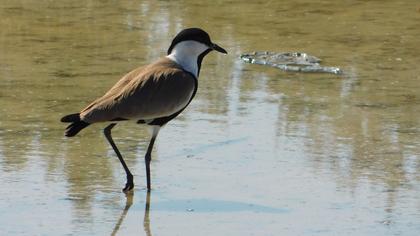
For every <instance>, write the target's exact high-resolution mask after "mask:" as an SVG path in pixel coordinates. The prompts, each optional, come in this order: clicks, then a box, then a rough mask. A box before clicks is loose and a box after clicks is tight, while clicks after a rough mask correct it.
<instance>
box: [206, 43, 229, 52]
mask: <svg viewBox="0 0 420 236" xmlns="http://www.w3.org/2000/svg"><path fill="white" fill-rule="evenodd" d="M210 48H211V49H213V50H216V51H218V52H221V53H224V54H227V52H226V50H225V49H223V48H222V47H220V46H219V45H217V44H215V43H213V44H212V45H211V46H210Z"/></svg>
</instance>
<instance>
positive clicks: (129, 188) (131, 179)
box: [122, 175, 134, 193]
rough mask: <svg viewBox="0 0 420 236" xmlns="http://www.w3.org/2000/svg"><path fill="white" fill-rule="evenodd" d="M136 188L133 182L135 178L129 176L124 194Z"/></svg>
mask: <svg viewBox="0 0 420 236" xmlns="http://www.w3.org/2000/svg"><path fill="white" fill-rule="evenodd" d="M133 188H134V182H133V176H132V175H127V183H126V184H125V187H124V188H123V190H122V191H123V192H124V193H128V192H129V191H131V190H132V189H133Z"/></svg>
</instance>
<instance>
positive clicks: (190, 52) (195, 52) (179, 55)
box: [166, 40, 209, 78]
mask: <svg viewBox="0 0 420 236" xmlns="http://www.w3.org/2000/svg"><path fill="white" fill-rule="evenodd" d="M207 49H209V47H207V46H206V45H205V44H203V43H199V42H197V41H193V40H188V41H182V42H179V43H177V44H176V45H175V47H174V48H173V49H172V52H171V54H169V55H168V56H166V57H167V58H169V59H171V60H172V61H174V62H176V63H178V64H179V65H180V66H181V67H182V68H183V69H184V70H186V71H188V72H191V73H192V74H193V75H194V76H195V77H197V78H198V64H197V59H198V56H200V54H201V53H203V52H204V51H206V50H207Z"/></svg>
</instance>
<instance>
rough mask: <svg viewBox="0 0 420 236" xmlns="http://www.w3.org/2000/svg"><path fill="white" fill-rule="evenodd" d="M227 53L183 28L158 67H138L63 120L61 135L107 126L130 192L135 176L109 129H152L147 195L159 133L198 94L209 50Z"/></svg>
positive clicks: (200, 34) (201, 32)
mask: <svg viewBox="0 0 420 236" xmlns="http://www.w3.org/2000/svg"><path fill="white" fill-rule="evenodd" d="M212 50H216V51H218V52H221V53H225V54H227V52H226V50H225V49H223V48H221V47H220V46H218V45H217V44H215V43H213V42H211V40H210V36H209V35H208V34H207V33H206V32H205V31H204V30H202V29H199V28H189V29H184V30H182V31H181V32H180V33H178V35H176V37H175V38H174V39H173V40H172V43H171V46H170V47H169V49H168V54H167V56H166V57H163V58H161V59H159V60H157V61H156V62H154V63H152V64H149V65H146V66H143V67H139V68H137V69H134V70H133V71H131V72H129V73H128V74H126V75H125V76H124V77H122V78H121V79H120V80H119V81H118V82H117V83H116V84H115V85H114V86H113V87H112V88H111V89H110V90H109V91H108V92H106V93H105V95H103V96H102V97H100V98H98V99H96V100H95V101H93V102H92V103H91V104H90V105H88V106H87V107H86V108H85V109H83V110H82V111H81V112H80V113H75V114H70V115H67V116H64V117H63V118H61V121H62V122H68V123H71V124H70V125H69V126H67V128H66V131H65V136H67V137H72V136H75V135H76V134H77V133H79V132H80V130H82V129H84V128H86V127H87V126H89V125H90V124H93V123H99V122H108V123H110V124H108V126H107V127H106V128H105V129H104V134H105V137H106V138H107V140H108V142H109V143H110V144H111V146H112V148H113V149H114V151H115V153H116V154H117V156H118V159H119V160H120V162H121V164H122V166H123V167H124V170H125V172H126V174H127V183H126V185H125V187H124V189H123V192H127V191H130V190H131V189H133V187H134V183H133V175H132V174H131V172H130V170H129V169H128V167H127V165H126V164H125V161H124V159H123V157H122V155H121V153H120V152H119V150H118V148H117V146H116V145H115V143H114V141H113V140H112V136H111V129H112V128H113V127H114V126H115V125H116V124H117V121H125V120H135V121H137V123H139V124H146V125H149V126H150V127H152V137H151V139H150V143H149V146H148V148H147V151H146V155H145V158H144V159H145V163H146V176H147V190H148V191H150V187H151V186H150V161H151V159H152V158H151V153H152V149H153V144H154V142H155V139H156V136H157V135H158V132H159V129H160V128H161V127H162V126H163V125H165V124H166V123H168V122H169V121H170V120H172V119H173V118H175V117H176V116H177V115H178V114H179V113H181V112H182V111H183V110H184V109H185V107H187V106H188V104H189V103H190V102H191V100H192V99H193V97H194V95H195V93H196V91H197V83H198V81H197V78H198V75H199V74H200V68H201V62H202V60H203V58H204V56H206V55H207V54H208V53H209V52H210V51H212Z"/></svg>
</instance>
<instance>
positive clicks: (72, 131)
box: [63, 117, 90, 137]
mask: <svg viewBox="0 0 420 236" xmlns="http://www.w3.org/2000/svg"><path fill="white" fill-rule="evenodd" d="M63 118H64V117H63ZM89 125H90V124H89V123H87V122H84V121H81V120H80V118H79V121H75V122H73V123H71V124H70V125H69V126H67V128H66V132H65V133H64V135H65V136H67V137H73V136H75V135H76V134H77V133H79V132H80V130H82V129H84V128H86V127H87V126H89Z"/></svg>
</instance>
